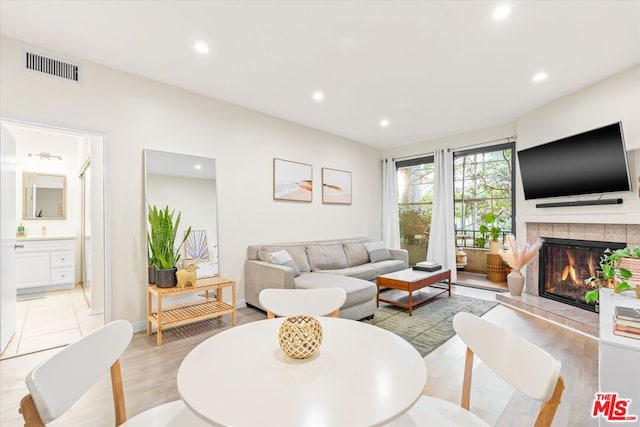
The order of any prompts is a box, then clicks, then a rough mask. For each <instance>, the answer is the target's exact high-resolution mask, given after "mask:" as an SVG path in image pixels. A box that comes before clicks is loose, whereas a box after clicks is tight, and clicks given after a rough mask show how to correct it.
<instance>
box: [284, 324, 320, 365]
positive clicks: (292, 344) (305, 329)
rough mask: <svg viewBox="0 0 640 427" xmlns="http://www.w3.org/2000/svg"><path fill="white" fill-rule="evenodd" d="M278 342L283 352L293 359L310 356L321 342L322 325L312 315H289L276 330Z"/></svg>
mask: <svg viewBox="0 0 640 427" xmlns="http://www.w3.org/2000/svg"><path fill="white" fill-rule="evenodd" d="M278 342H279V343H280V348H281V349H282V351H284V353H285V354H286V355H287V356H289V357H292V358H294V359H306V358H307V357H311V356H312V355H313V354H314V353H315V352H316V350H318V348H320V344H322V326H320V322H318V319H316V318H315V317H312V316H305V315H300V316H291V317H287V318H286V319H284V321H283V322H282V324H281V325H280V329H279V330H278Z"/></svg>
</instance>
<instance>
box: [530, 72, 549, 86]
mask: <svg viewBox="0 0 640 427" xmlns="http://www.w3.org/2000/svg"><path fill="white" fill-rule="evenodd" d="M547 77H549V75H548V74H547V73H545V72H544V71H540V72H539V73H535V74H534V75H533V77H532V78H531V80H533V81H534V82H535V83H540V82H541V81H544V80H547Z"/></svg>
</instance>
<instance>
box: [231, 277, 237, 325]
mask: <svg viewBox="0 0 640 427" xmlns="http://www.w3.org/2000/svg"><path fill="white" fill-rule="evenodd" d="M231 306H232V307H233V310H232V311H231V324H232V325H233V326H235V325H236V284H235V282H234V283H233V285H231Z"/></svg>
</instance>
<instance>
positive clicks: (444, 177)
mask: <svg viewBox="0 0 640 427" xmlns="http://www.w3.org/2000/svg"><path fill="white" fill-rule="evenodd" d="M455 232H456V230H455V213H454V210H453V153H452V152H451V151H449V150H437V151H436V152H435V155H434V183H433V211H432V216H431V232H430V234H429V247H428V250H427V261H430V262H437V263H439V264H440V265H442V267H443V268H448V269H450V270H451V280H452V281H453V280H456V278H457V275H456V237H455Z"/></svg>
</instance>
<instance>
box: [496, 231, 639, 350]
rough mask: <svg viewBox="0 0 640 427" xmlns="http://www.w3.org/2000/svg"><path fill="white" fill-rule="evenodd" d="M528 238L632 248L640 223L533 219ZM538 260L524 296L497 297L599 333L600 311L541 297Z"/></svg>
mask: <svg viewBox="0 0 640 427" xmlns="http://www.w3.org/2000/svg"><path fill="white" fill-rule="evenodd" d="M526 228H527V241H529V242H533V241H535V240H536V239H537V238H538V237H553V238H557V239H577V240H596V241H605V242H626V244H627V246H629V247H636V246H640V224H574V223H571V224H569V223H537V222H529V223H527V225H526ZM538 295H539V293H538V259H537V258H535V259H534V260H533V261H532V262H531V263H530V264H529V265H527V271H526V283H525V290H524V292H523V294H522V296H520V297H513V296H511V294H508V293H506V294H500V293H498V294H496V299H497V300H498V301H499V302H501V303H503V304H506V305H511V306H513V307H516V308H518V309H520V310H523V311H526V312H529V313H532V314H535V315H537V316H540V317H542V318H545V319H548V320H551V321H553V322H555V323H559V324H561V325H563V326H567V327H569V328H572V329H575V330H577V331H580V332H582V333H585V334H587V335H591V336H594V337H597V336H598V314H597V313H592V312H590V311H587V310H584V309H581V308H578V307H574V306H571V305H568V304H564V303H561V302H558V301H554V300H551V299H548V298H542V297H540V296H538Z"/></svg>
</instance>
